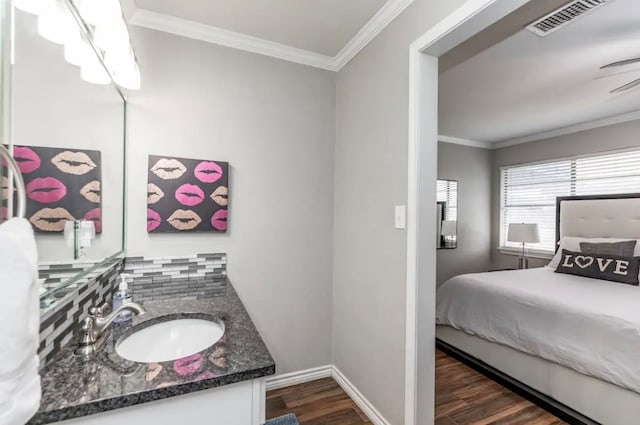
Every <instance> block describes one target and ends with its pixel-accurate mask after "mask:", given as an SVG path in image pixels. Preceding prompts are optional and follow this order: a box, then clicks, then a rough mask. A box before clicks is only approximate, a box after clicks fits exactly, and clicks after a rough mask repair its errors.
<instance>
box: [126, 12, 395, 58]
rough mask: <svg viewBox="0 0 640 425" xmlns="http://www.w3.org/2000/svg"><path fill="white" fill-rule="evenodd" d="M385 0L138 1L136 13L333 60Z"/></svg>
mask: <svg viewBox="0 0 640 425" xmlns="http://www.w3.org/2000/svg"><path fill="white" fill-rule="evenodd" d="M387 2H388V0H321V1H318V0H188V1H184V0H182V1H176V0H136V4H137V7H139V8H141V9H146V10H150V11H153V12H158V13H162V14H165V15H171V16H174V17H178V18H182V19H187V20H190V21H195V22H199V23H201V24H205V25H209V26H212V27H215V28H220V29H224V30H228V31H233V32H237V33H242V34H246V35H249V36H252V37H257V38H261V39H264V40H268V41H272V42H276V43H280V44H284V45H287V46H292V47H296V48H299V49H304V50H308V51H311V52H314V53H319V54H322V55H327V56H331V57H334V56H336V55H337V54H338V53H339V52H340V51H341V50H342V49H343V48H344V47H345V46H346V45H347V43H348V42H349V41H350V40H351V39H352V38H353V37H354V36H355V35H356V34H357V33H358V31H359V30H360V29H361V28H362V27H363V26H365V24H366V23H367V22H368V21H369V20H370V19H371V18H372V17H373V16H374V15H375V14H376V12H378V11H379V10H380V9H381V8H382V7H383V6H384V5H385V4H386V3H387Z"/></svg>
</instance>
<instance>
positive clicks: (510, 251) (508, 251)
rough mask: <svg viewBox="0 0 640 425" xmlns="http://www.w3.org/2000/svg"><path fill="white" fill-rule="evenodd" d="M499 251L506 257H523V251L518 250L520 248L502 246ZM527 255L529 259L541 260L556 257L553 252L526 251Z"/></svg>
mask: <svg viewBox="0 0 640 425" xmlns="http://www.w3.org/2000/svg"><path fill="white" fill-rule="evenodd" d="M497 249H498V251H500V253H501V254H505V255H514V256H516V257H520V256H521V255H522V249H518V248H511V247H504V246H501V247H498V248H497ZM526 254H527V257H528V258H539V259H542V260H551V259H552V258H553V256H554V254H553V253H552V252H548V251H526Z"/></svg>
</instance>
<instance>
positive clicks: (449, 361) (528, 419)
mask: <svg viewBox="0 0 640 425" xmlns="http://www.w3.org/2000/svg"><path fill="white" fill-rule="evenodd" d="M561 424H565V422H564V421H562V420H560V419H558V418H556V417H555V416H553V415H551V414H550V413H548V412H547V411H545V410H543V409H541V408H539V407H538V406H536V405H535V404H533V403H531V402H529V401H527V400H525V399H524V398H522V397H520V396H519V395H517V394H514V393H513V392H511V391H509V390H508V389H506V388H505V387H503V386H501V385H500V384H498V383H496V382H494V381H492V380H490V379H488V378H486V377H485V376H483V375H482V374H480V373H478V372H476V371H475V370H473V369H471V368H470V367H467V366H465V365H464V364H462V363H460V362H459V361H457V360H456V359H454V358H452V357H450V356H448V355H446V354H445V353H443V352H442V351H439V350H437V351H436V422H435V425H561Z"/></svg>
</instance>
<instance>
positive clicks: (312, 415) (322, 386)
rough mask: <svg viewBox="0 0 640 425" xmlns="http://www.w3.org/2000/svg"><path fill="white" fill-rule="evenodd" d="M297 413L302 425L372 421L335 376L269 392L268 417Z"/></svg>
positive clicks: (340, 424) (359, 424)
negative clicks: (337, 381) (341, 386)
mask: <svg viewBox="0 0 640 425" xmlns="http://www.w3.org/2000/svg"><path fill="white" fill-rule="evenodd" d="M287 413H295V414H296V416H297V417H298V422H300V425H364V424H369V425H370V424H371V422H369V419H368V418H367V417H366V416H365V415H364V413H362V411H360V409H359V408H358V407H357V406H356V404H355V403H354V402H353V401H352V400H351V399H350V398H349V396H348V395H347V393H345V392H344V391H343V390H342V388H340V386H339V385H338V384H337V383H336V381H334V380H333V379H332V378H325V379H319V380H317V381H313V382H308V383H306V384H301V385H295V386H293V387H287V388H282V389H280V390H273V391H269V392H268V393H267V419H271V418H275V417H277V416H281V415H285V414H287Z"/></svg>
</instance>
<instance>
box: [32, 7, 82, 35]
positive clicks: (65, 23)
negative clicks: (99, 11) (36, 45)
mask: <svg viewBox="0 0 640 425" xmlns="http://www.w3.org/2000/svg"><path fill="white" fill-rule="evenodd" d="M75 28H76V22H75V20H74V18H73V15H72V14H71V11H70V10H69V8H68V7H67V6H66V5H65V4H64V3H63V2H62V1H56V2H55V3H54V4H53V7H46V8H44V9H43V10H42V12H41V13H40V14H39V15H38V34H40V35H41V36H42V37H43V38H45V39H47V40H49V41H51V42H53V43H57V44H66V43H69V42H71V41H73V39H74V36H75V34H74V32H75Z"/></svg>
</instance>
